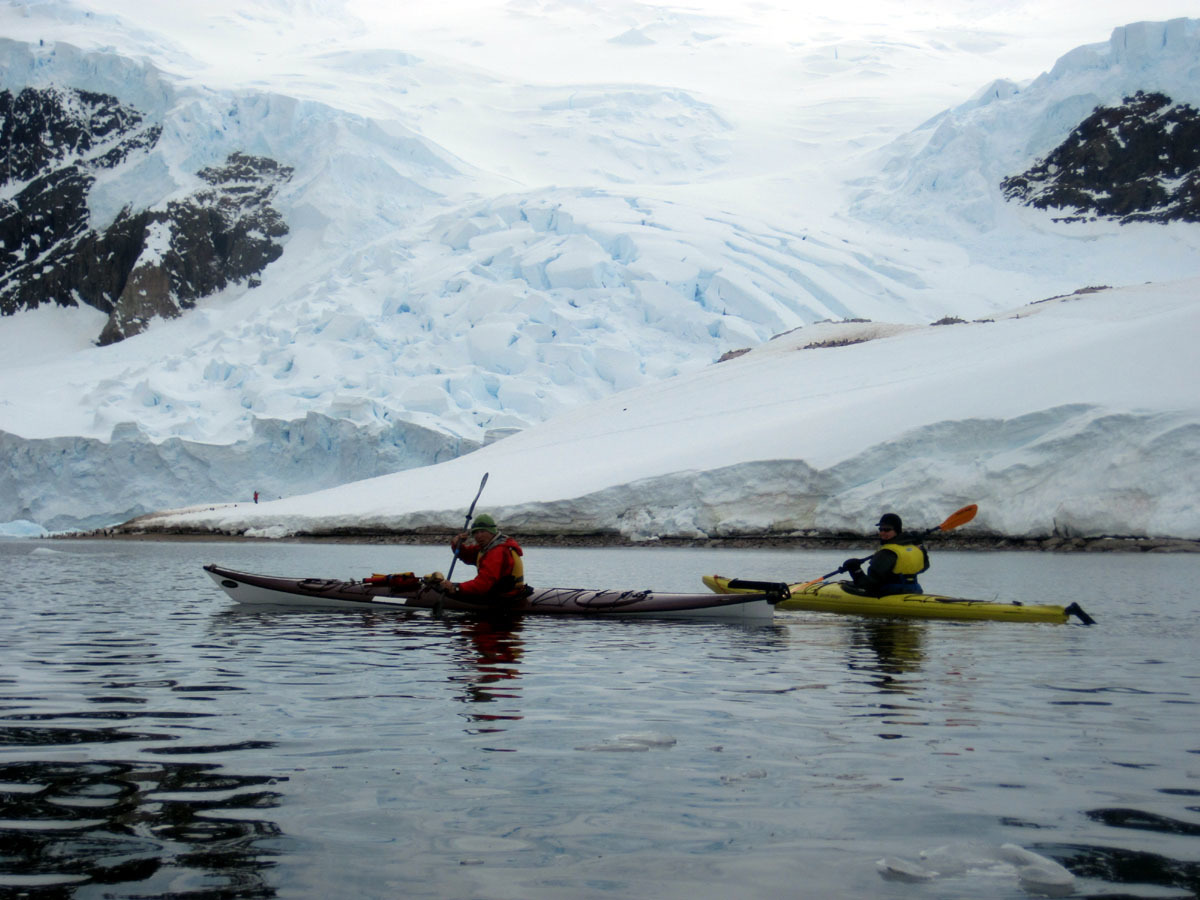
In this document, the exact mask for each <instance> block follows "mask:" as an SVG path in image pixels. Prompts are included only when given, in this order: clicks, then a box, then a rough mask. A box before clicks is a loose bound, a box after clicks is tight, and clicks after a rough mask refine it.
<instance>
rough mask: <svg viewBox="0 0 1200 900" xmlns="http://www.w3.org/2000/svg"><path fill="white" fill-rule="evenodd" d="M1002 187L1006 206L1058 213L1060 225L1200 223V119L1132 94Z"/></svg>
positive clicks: (1164, 101) (1155, 98)
mask: <svg viewBox="0 0 1200 900" xmlns="http://www.w3.org/2000/svg"><path fill="white" fill-rule="evenodd" d="M1001 187H1002V189H1003V190H1004V196H1005V197H1006V198H1007V199H1009V200H1016V201H1019V202H1021V203H1024V204H1026V205H1027V206H1034V207H1037V208H1038V209H1055V210H1063V211H1065V213H1066V214H1065V215H1063V216H1061V217H1058V218H1059V219H1060V220H1062V221H1084V220H1087V219H1094V218H1110V219H1117V220H1119V221H1121V222H1122V223H1129V222H1171V221H1182V222H1200V112H1197V110H1196V109H1195V108H1194V107H1192V106H1189V105H1188V104H1186V103H1174V102H1172V100H1171V99H1170V98H1169V97H1167V96H1165V95H1164V94H1160V93H1149V94H1148V93H1143V92H1142V91H1138V92H1137V93H1136V94H1134V95H1133V96H1132V97H1126V98H1125V102H1124V103H1123V104H1122V105H1120V106H1109V107H1098V108H1097V109H1096V110H1095V111H1094V112H1093V113H1092V114H1091V115H1090V116H1088V117H1087V118H1086V119H1084V120H1083V122H1081V123H1080V124H1079V125H1078V126H1077V127H1076V128H1075V129H1074V130H1073V131H1072V132H1071V134H1070V135H1069V136H1068V137H1067V139H1066V140H1065V141H1063V142H1062V143H1061V144H1060V145H1059V146H1058V147H1057V148H1056V149H1055V150H1054V151H1053V152H1051V153H1050V154H1049V155H1048V156H1047V157H1046V158H1045V159H1043V160H1041V161H1040V162H1038V163H1037V164H1036V165H1035V166H1033V167H1032V168H1030V169H1029V170H1028V171H1026V172H1024V173H1022V174H1020V175H1014V176H1012V177H1009V178H1005V179H1004V180H1003V182H1001Z"/></svg>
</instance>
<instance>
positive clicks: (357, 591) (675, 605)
mask: <svg viewBox="0 0 1200 900" xmlns="http://www.w3.org/2000/svg"><path fill="white" fill-rule="evenodd" d="M204 571H205V572H207V573H208V574H209V576H210V577H211V578H212V579H213V581H214V582H216V584H217V586H218V587H220V588H221V589H222V590H223V591H224V592H225V593H226V594H227V595H228V596H229V597H230V598H232V599H233V600H235V601H237V602H238V603H241V604H248V605H252V604H259V605H264V606H307V607H322V606H323V607H327V608H328V607H342V608H347V609H350V608H362V607H365V606H388V607H406V608H410V609H422V610H431V611H434V612H435V613H436V612H437V611H438V610H450V611H457V612H472V613H477V614H520V615H524V614H527V613H528V614H548V615H580V616H592V617H596V616H638V617H671V618H674V617H683V618H713V619H731V620H740V621H749V622H770V621H772V619H773V618H774V613H775V605H776V603H778V602H779V601H780V599H781V595H778V594H771V593H768V592H764V591H755V592H738V593H734V594H715V593H696V594H683V593H673V592H665V591H652V590H592V589H588V588H542V589H535V590H533V591H532V592H531V593H530V594H529V595H528V596H526V597H522V598H518V599H515V600H511V601H506V602H504V603H500V604H497V603H495V602H490V601H489V602H485V603H476V602H471V601H469V600H466V599H463V598H461V597H455V596H447V595H446V594H443V593H442V592H440V591H437V590H434V589H432V588H429V587H426V586H424V585H420V584H418V585H417V586H415V587H413V586H408V585H405V586H401V587H397V586H395V585H393V584H389V583H388V582H387V581H383V582H376V581H373V580H364V581H339V580H337V579H332V578H289V577H283V576H275V575H256V574H252V573H249V572H238V571H235V570H233V569H227V568H225V567H223V566H218V565H216V564H214V563H210V564H209V565H206V566H204Z"/></svg>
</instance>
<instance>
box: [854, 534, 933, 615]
mask: <svg viewBox="0 0 1200 900" xmlns="http://www.w3.org/2000/svg"><path fill="white" fill-rule="evenodd" d="M876 527H877V528H878V529H879V542H880V545H881V546H880V547H879V549H878V550H876V551H875V553H874V555H873V556H870V557H868V558H867V559H848V560H846V561H845V562H844V563H842V568H843V569H844V570H845V571H847V572H849V573H850V577H851V578H853V579H854V584H855V586H856V587H860V588H862V589H863V590H864V591H865V592H866V593H867V594H869V595H870V596H872V597H885V596H887V595H888V594H923V593H924V591H923V590H922V589H921V585H920V582H918V581H917V576H918V575H920V574H921V573H922V572H924V571H925V570H926V569H928V568H929V552H928V551H927V550H926V549H925V546H924V545H923V544H922V543H921V541H920V539H919V538H909V537H906V536H905V535H904V533H903V528H904V523H903V522H902V521H901V520H900V517H899V516H898V515H896V514H895V513H884V514H883V515H882V516H880V518H879V523H878V525H876ZM864 562H865V563H867V569H866V571H865V572H864V571H863V568H862V564H863V563H864Z"/></svg>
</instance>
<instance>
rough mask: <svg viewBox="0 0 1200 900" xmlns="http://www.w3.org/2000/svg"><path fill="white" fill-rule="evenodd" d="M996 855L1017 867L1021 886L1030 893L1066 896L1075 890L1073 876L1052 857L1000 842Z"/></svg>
mask: <svg viewBox="0 0 1200 900" xmlns="http://www.w3.org/2000/svg"><path fill="white" fill-rule="evenodd" d="M997 855H998V856H999V857H1000V858H1001V859H1003V860H1005V861H1006V862H1010V863H1012V864H1013V865H1014V866H1016V867H1017V878H1018V879H1019V880H1020V882H1021V887H1022V888H1024V889H1025V890H1026V891H1028V892H1029V893H1031V894H1041V895H1042V896H1046V897H1066V896H1068V895H1069V894H1072V893H1074V891H1075V876H1074V875H1072V874H1071V873H1070V872H1069V871H1068V870H1067V869H1065V868H1063V867H1062V866H1060V865H1059V864H1058V863H1056V862H1055V861H1054V860H1052V859H1047V858H1046V857H1044V856H1042V855H1040V854H1038V853H1034V852H1033V851H1032V850H1026V849H1025V848H1024V847H1018V846H1017V845H1016V844H1002V845H1001V846H1000V850H999V852H998V853H997Z"/></svg>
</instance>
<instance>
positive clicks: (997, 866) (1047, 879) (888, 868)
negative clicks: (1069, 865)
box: [875, 844, 1075, 897]
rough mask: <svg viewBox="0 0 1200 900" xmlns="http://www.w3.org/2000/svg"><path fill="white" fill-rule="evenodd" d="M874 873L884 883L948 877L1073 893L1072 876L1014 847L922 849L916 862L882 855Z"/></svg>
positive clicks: (1065, 894) (1034, 890)
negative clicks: (995, 880) (1010, 880)
mask: <svg viewBox="0 0 1200 900" xmlns="http://www.w3.org/2000/svg"><path fill="white" fill-rule="evenodd" d="M875 870H876V871H877V872H878V873H879V875H880V877H881V878H883V879H884V880H886V881H906V882H914V883H915V882H929V881H935V880H939V879H949V878H971V877H972V876H980V877H987V878H995V877H998V876H999V877H1006V878H1015V879H1016V880H1017V883H1018V884H1019V885H1020V886H1021V889H1022V890H1023V891H1025V892H1026V893H1027V894H1032V895H1035V896H1038V897H1068V896H1070V895H1071V894H1073V893H1074V892H1075V876H1074V875H1072V874H1071V873H1070V871H1068V870H1067V869H1066V868H1064V867H1063V866H1061V865H1059V864H1058V863H1056V862H1055V861H1054V860H1052V859H1048V858H1047V857H1045V856H1042V855H1041V854H1039V853H1034V852H1033V851H1032V850H1026V849H1025V848H1024V847H1020V846H1018V845H1017V844H1001V845H1000V846H999V847H996V848H988V847H979V846H976V845H973V844H971V845H948V846H943V847H937V848H935V849H933V850H925V851H922V852H921V854H920V858H919V860H911V859H903V858H901V857H898V856H885V857H884V858H883V859H880V860H876V862H875Z"/></svg>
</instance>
